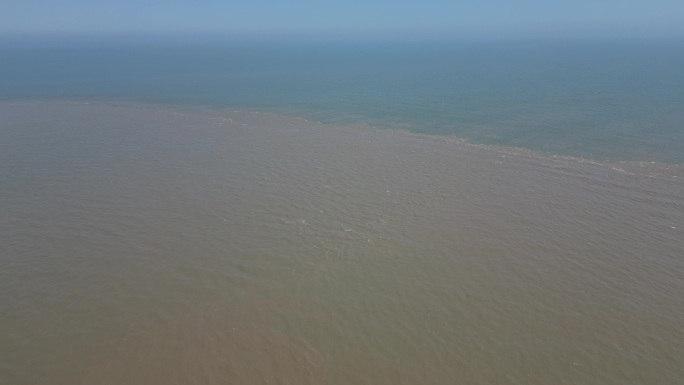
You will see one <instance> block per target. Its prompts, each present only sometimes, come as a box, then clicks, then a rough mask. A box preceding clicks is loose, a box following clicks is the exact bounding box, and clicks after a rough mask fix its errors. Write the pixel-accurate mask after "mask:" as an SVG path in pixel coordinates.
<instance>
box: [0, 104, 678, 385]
mask: <svg viewBox="0 0 684 385" xmlns="http://www.w3.org/2000/svg"><path fill="white" fill-rule="evenodd" d="M0 167H1V168H0V175H1V179H0V212H1V213H2V215H0V264H1V269H0V304H1V306H2V312H1V313H0V383H3V384H69V385H72V384H146V385H154V384H160V385H161V384H164V385H168V384H188V383H197V384H260V383H273V384H276V383H278V384H282V383H284V384H306V383H310V384H402V383H404V384H454V383H456V384H526V385H535V384H602V385H604V384H619V385H625V384H681V381H682V379H684V365H682V362H684V329H683V326H682V325H683V323H682V320H684V302H683V298H684V259H683V258H682V255H684V181H682V179H684V173H683V172H682V171H683V170H682V168H681V166H678V165H676V164H670V165H666V164H658V163H650V162H621V163H620V162H613V163H597V162H593V161H587V160H581V159H575V158H567V157H558V156H556V157H554V156H540V155H537V154H534V153H529V152H526V151H522V150H513V149H510V148H502V147H488V146H481V145H473V144H469V143H466V142H463V141H461V140H458V139H456V138H453V137H434V136H427V135H418V134H412V133H409V132H405V131H397V130H387V129H373V128H371V127H367V126H341V125H337V126H335V125H323V124H319V123H314V122H310V121H306V120H303V119H299V118H292V117H283V116H279V115H273V114H264V113H255V112H240V111H236V110H221V109H215V110H192V109H183V110H178V109H176V110H174V109H172V108H169V107H163V108H162V107H149V106H148V107H145V106H139V105H138V106H136V105H122V104H119V105H115V104H105V103H69V102H54V101H53V102H34V101H27V102H5V103H2V104H0Z"/></svg>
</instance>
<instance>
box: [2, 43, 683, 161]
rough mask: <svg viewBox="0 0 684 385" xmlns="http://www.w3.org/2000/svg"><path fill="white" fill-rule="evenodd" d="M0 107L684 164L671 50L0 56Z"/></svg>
mask: <svg viewBox="0 0 684 385" xmlns="http://www.w3.org/2000/svg"><path fill="white" fill-rule="evenodd" d="M0 56H1V57H3V60H2V61H0V84H2V87H0V99H3V100H16V99H51V98H67V99H108V100H109V99H116V100H124V101H134V102H145V103H156V104H174V105H190V106H207V107H212V108H214V107H218V108H249V109H256V110H267V111H275V112H279V113H284V114H287V115H295V116H303V117H306V118H308V119H313V120H317V121H322V122H326V123H342V124H367V125H375V126H379V127H388V128H390V127H399V128H405V129H408V130H411V131H415V132H421V133H430V134H440V135H455V136H458V137H463V138H466V139H468V140H470V141H472V142H475V143H485V144H497V145H504V146H513V147H522V148H526V149H530V150H533V151H537V152H541V153H544V154H561V155H571V156H578V157H583V158H589V159H595V160H619V161H623V160H624V161H657V162H664V163H684V108H682V107H683V106H684V42H681V41H639V42H636V41H632V42H627V41H614V42H579V41H574V42H570V41H564V42H508V43H503V42H500V43H493V42H489V43H485V42H479V43H444V42H443V43H430V44H428V43H421V44H419V43H412V44H398V43H394V44H380V43H373V44H370V43H368V44H360V43H359V44H352V43H334V44H323V43H315V44H314V43H308V44H304V43H282V44H274V43H252V44H247V43H220V42H204V43H202V42H195V43H189V42H184V43H171V42H165V43H163V42H156V43H152V42H141V43H131V42H128V43H122V42H118V43H117V42H108V43H102V42H81V43H73V42H71V43H68V42H61V43H57V42H55V41H53V42H51V43H47V42H42V43H40V42H36V41H33V42H16V41H15V42H10V41H5V42H4V43H3V44H2V47H1V48H0Z"/></svg>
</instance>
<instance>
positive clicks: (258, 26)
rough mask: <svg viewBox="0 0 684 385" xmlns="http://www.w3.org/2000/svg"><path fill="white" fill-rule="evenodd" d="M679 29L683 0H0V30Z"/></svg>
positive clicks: (423, 33) (374, 32)
mask: <svg viewBox="0 0 684 385" xmlns="http://www.w3.org/2000/svg"><path fill="white" fill-rule="evenodd" d="M167 33H172V34H179V33H180V34H200V35H201V34H205V35H206V34H209V35H214V34H216V35H226V36H231V35H232V36H249V35H256V36H259V35H261V36H270V35H277V34H287V35H293V36H352V37H364V36H381V37H382V36H387V37H391V36H408V37H410V36H416V37H478V36H483V37H506V36H523V37H525V36H532V37H534V36H570V37H572V36H684V0H518V1H510V0H460V1H459V0H423V1H417V0H407V1H401V0H399V1H396V0H394V1H391V0H375V1H372V0H364V1H362V0H287V1H285V0H278V1H276V0H225V1H219V0H193V1H191V0H185V1H180V0H109V1H98V0H53V1H50V0H0V34H5V35H7V34H154V35H159V34H167Z"/></svg>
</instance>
